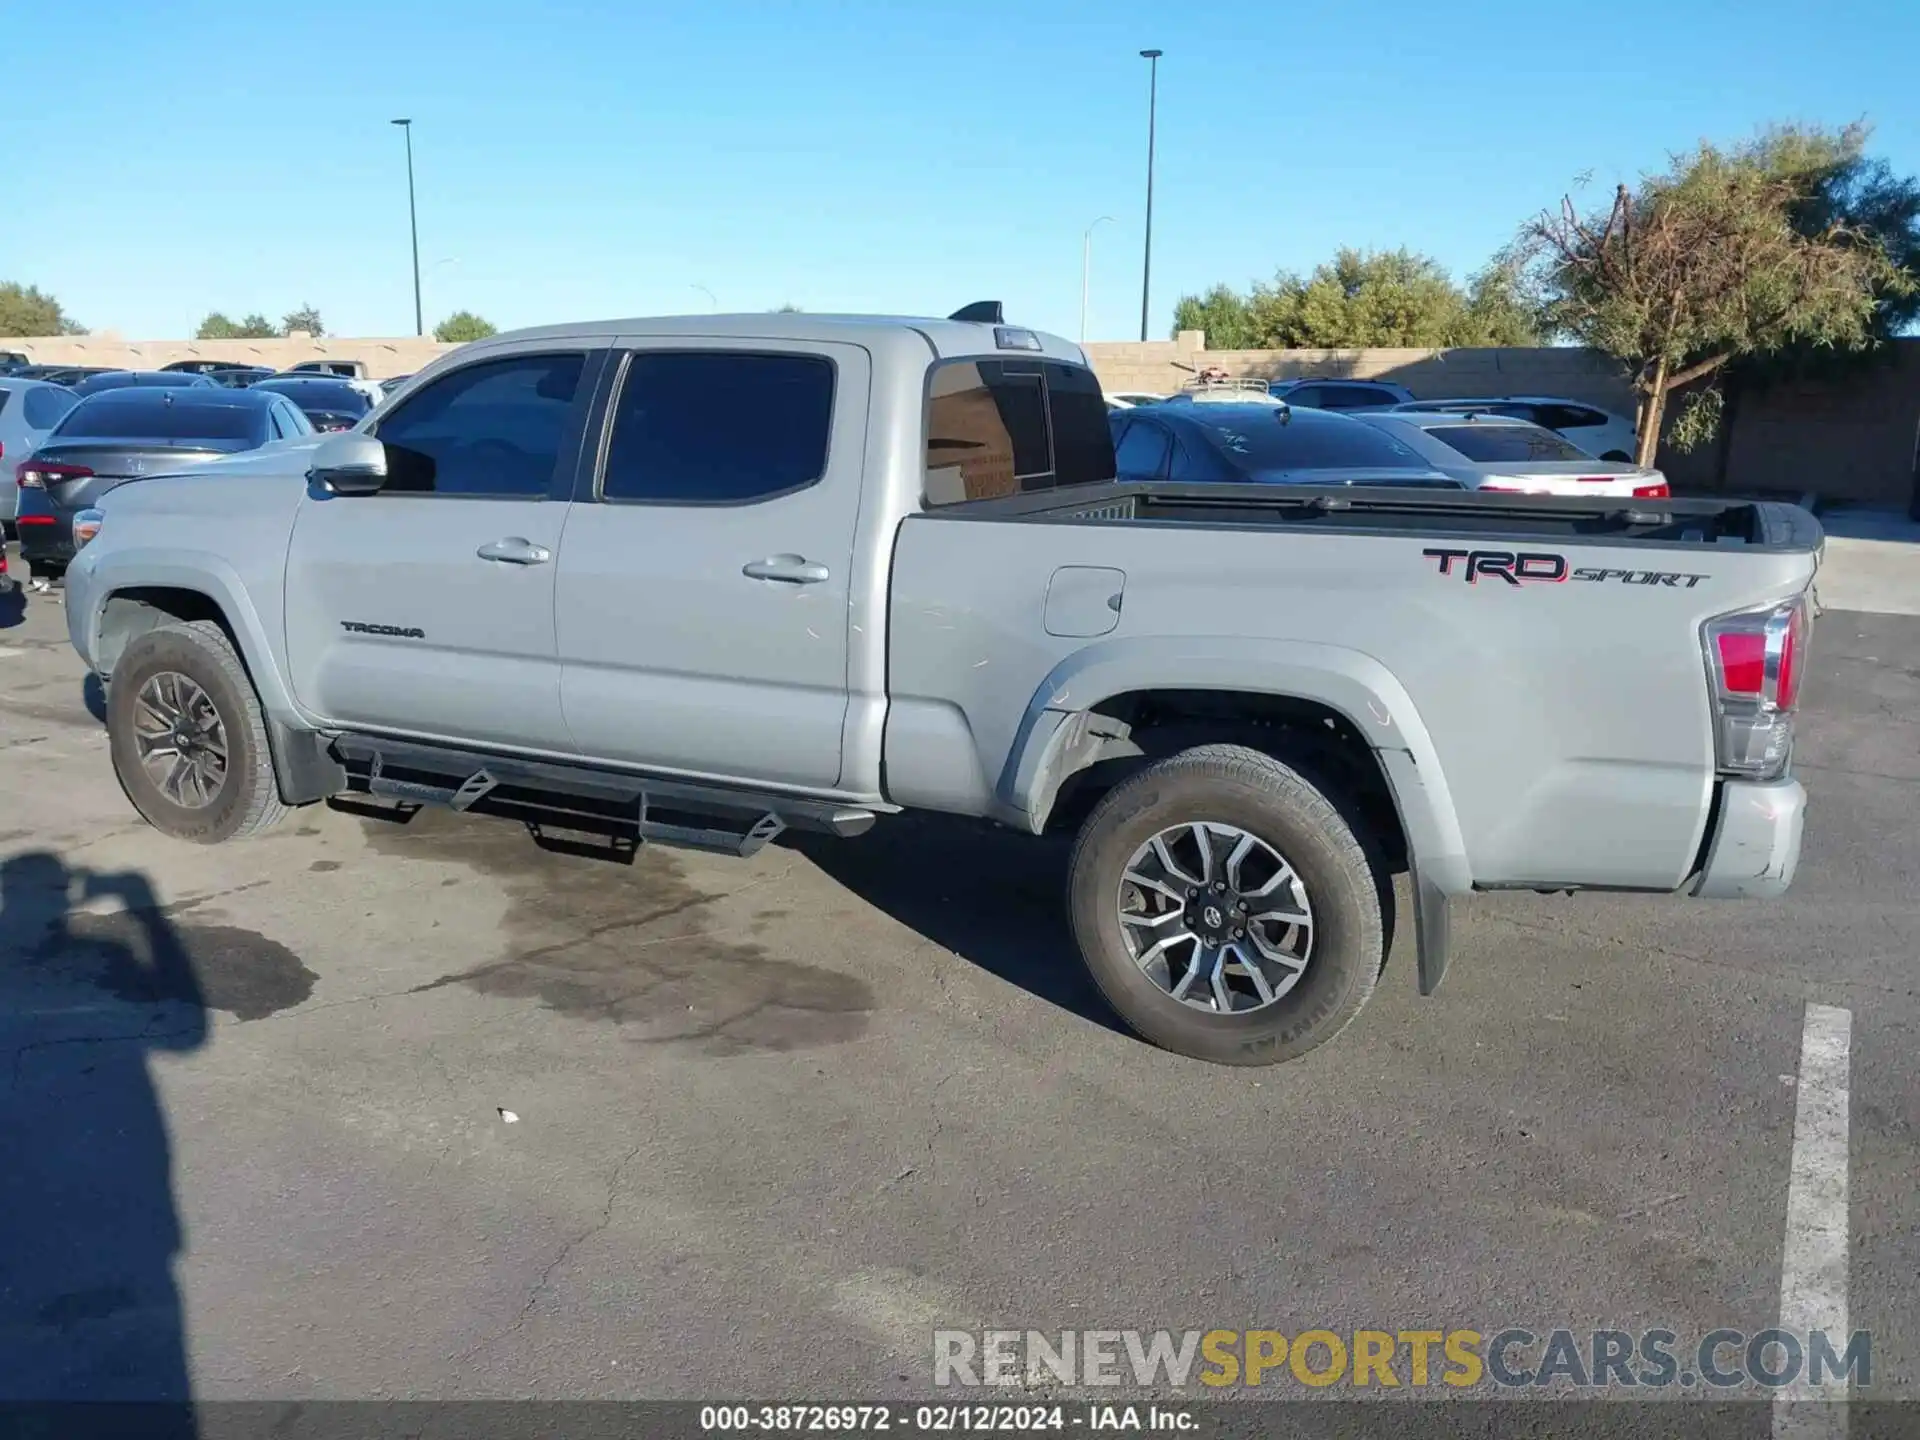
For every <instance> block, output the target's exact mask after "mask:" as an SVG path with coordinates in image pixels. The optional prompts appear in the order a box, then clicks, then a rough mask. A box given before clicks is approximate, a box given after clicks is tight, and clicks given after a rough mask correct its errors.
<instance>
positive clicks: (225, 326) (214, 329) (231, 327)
mask: <svg viewBox="0 0 1920 1440" xmlns="http://www.w3.org/2000/svg"><path fill="white" fill-rule="evenodd" d="M239 332H240V327H239V326H238V325H236V324H234V323H233V321H231V320H229V319H228V318H227V317H226V316H225V315H223V314H222V313H221V312H220V311H218V310H209V311H208V312H207V318H206V319H204V320H202V321H201V322H200V328H199V329H198V330H195V331H194V332H193V338H194V339H196V340H232V339H235V338H237V337H238V335H239Z"/></svg>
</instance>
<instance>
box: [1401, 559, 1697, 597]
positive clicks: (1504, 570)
mask: <svg viewBox="0 0 1920 1440" xmlns="http://www.w3.org/2000/svg"><path fill="white" fill-rule="evenodd" d="M1420 553H1421V554H1422V555H1424V556H1426V558H1427V559H1429V560H1432V561H1434V562H1435V564H1436V565H1437V566H1438V568H1439V571H1440V573H1441V574H1442V575H1457V576H1459V577H1460V578H1461V579H1463V580H1465V581H1466V582H1467V584H1469V585H1478V584H1479V583H1480V581H1481V580H1482V579H1483V578H1484V579H1488V580H1504V581H1506V582H1507V584H1509V585H1559V584H1562V583H1563V582H1565V581H1567V580H1585V581H1590V582H1593V583H1597V584H1604V583H1605V582H1606V581H1609V580H1616V581H1618V582H1619V583H1620V584H1622V585H1665V586H1668V587H1670V588H1673V589H1677V590H1691V589H1693V587H1694V586H1696V585H1698V584H1699V583H1700V582H1701V581H1702V580H1705V579H1708V578H1709V577H1708V576H1705V575H1688V574H1685V573H1682V572H1678V571H1673V570H1602V569H1600V568H1599V567H1597V566H1590V565H1581V566H1577V567H1576V566H1569V565H1568V564H1567V557H1566V556H1564V555H1555V554H1553V553H1551V552H1550V551H1545V550H1422V551H1421V552H1420Z"/></svg>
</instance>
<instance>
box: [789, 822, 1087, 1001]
mask: <svg viewBox="0 0 1920 1440" xmlns="http://www.w3.org/2000/svg"><path fill="white" fill-rule="evenodd" d="M780 843H782V844H784V845H787V846H790V847H791V848H792V849H794V850H797V851H799V852H800V853H801V854H803V855H805V856H806V857H807V858H808V859H809V860H811V861H813V863H814V864H815V865H818V866H819V867H820V869H821V870H823V871H825V872H826V873H827V874H828V875H830V876H832V877H833V879H835V880H837V881H838V882H839V883H840V884H842V885H844V886H846V887H847V889H849V890H851V891H852V892H853V893H854V894H856V895H858V896H859V897H860V898H861V899H862V900H865V901H866V902H867V903H868V904H869V905H872V906H874V907H876V908H877V909H880V910H883V911H885V912H886V913H887V914H888V915H891V916H892V917H893V918H894V919H895V920H898V921H899V922H900V923H901V924H902V925H905V926H907V927H908V928H910V929H912V930H915V931H917V932H919V933H920V934H921V935H924V936H925V937H926V938H927V939H929V940H931V941H933V942H934V943H935V944H937V945H941V946H944V947H945V948H946V949H948V950H951V951H953V952H954V954H956V955H959V956H960V957H961V958H963V959H965V960H970V961H972V962H973V963H974V964H975V965H978V966H979V967H980V968H981V969H983V970H985V971H987V972H989V973H990V974H993V975H997V976H999V977H1000V978H1001V979H1002V980H1005V981H1007V982H1008V983H1009V984H1012V985H1018V986H1019V987H1020V988H1021V989H1022V990H1025V991H1027V992H1028V993H1029V994H1031V995H1034V996H1037V997H1038V998H1039V999H1041V1000H1045V1001H1047V1002H1048V1003H1049V1004H1052V1005H1057V1006H1059V1007H1060V1008H1061V1009H1063V1010H1067V1011H1070V1012H1072V1013H1073V1014H1075V1015H1078V1016H1080V1017H1081V1018H1082V1019H1085V1020H1091V1021H1093V1022H1094V1023H1095V1024H1098V1025H1104V1026H1105V1027H1106V1028H1107V1029H1109V1030H1113V1031H1116V1032H1120V1033H1125V1027H1123V1026H1122V1025H1121V1024H1120V1022H1119V1021H1118V1020H1116V1019H1115V1018H1114V1016H1113V1012H1112V1011H1110V1010H1109V1009H1108V1008H1107V1004H1106V1001H1104V1000H1103V999H1101V997H1100V992H1099V991H1098V990H1096V989H1095V988H1094V985H1093V982H1092V981H1091V980H1090V979H1088V978H1087V973H1086V970H1085V969H1084V968H1083V967H1082V965H1081V963H1080V957H1079V954H1078V951H1077V950H1076V949H1075V946H1074V943H1073V933H1072V931H1071V929H1070V928H1069V926H1068V924H1067V907H1066V900H1065V895H1066V888H1067V855H1068V852H1069V850H1070V848H1071V842H1070V840H1068V839H1065V838H1056V837H1053V836H1048V837H1045V838H1042V839H1036V838H1034V837H1033V836H1030V835H1017V834H1015V833H1013V832H1012V831H1010V830H1005V829H1000V828H998V827H995V826H992V825H988V824H986V823H984V822H982V821H975V820H964V819H959V818H956V817H952V816H944V815H936V814H911V815H892V816H887V817H885V818H883V819H882V820H881V821H880V823H879V824H877V825H875V826H874V828H873V831H872V833H871V834H868V835H863V836H861V837H860V838H859V839H857V840H835V839H831V838H828V837H826V836H817V835H809V834H806V833H804V832H799V831H790V832H788V834H787V835H785V836H783V837H782V839H781V842H780Z"/></svg>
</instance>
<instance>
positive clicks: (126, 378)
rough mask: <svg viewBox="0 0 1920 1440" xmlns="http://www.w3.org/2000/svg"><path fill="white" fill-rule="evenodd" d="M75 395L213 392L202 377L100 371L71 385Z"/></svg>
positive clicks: (210, 383)
mask: <svg viewBox="0 0 1920 1440" xmlns="http://www.w3.org/2000/svg"><path fill="white" fill-rule="evenodd" d="M70 388H71V389H72V390H73V392H74V393H75V394H76V395H98V394H99V393H100V392H101V391H102V390H132V389H143V390H192V389H203V390H211V389H214V388H215V386H214V383H213V381H211V380H209V379H207V377H206V376H204V375H188V374H185V373H183V372H182V371H179V370H102V371H99V372H98V373H96V374H92V375H88V376H85V377H84V378H82V379H79V380H76V381H74V382H73V384H72V386H71V387H70Z"/></svg>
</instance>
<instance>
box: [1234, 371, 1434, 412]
mask: <svg viewBox="0 0 1920 1440" xmlns="http://www.w3.org/2000/svg"><path fill="white" fill-rule="evenodd" d="M1267 393H1268V394H1269V395H1272V396H1273V397H1274V399H1276V400H1284V401H1286V402H1287V403H1288V404H1289V405H1301V406H1305V407H1306V408H1308V409H1311V410H1364V409H1366V408H1368V407H1369V406H1374V405H1404V404H1405V403H1406V402H1407V401H1409V400H1411V399H1413V392H1412V391H1411V390H1409V389H1407V387H1406V386H1404V385H1395V384H1394V383H1393V382H1392V381H1390V380H1330V379H1324V378H1321V377H1318V376H1315V377H1311V378H1303V379H1298V380H1274V381H1270V382H1269V383H1268V385H1267Z"/></svg>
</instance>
